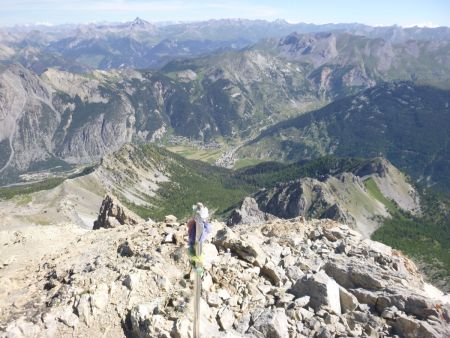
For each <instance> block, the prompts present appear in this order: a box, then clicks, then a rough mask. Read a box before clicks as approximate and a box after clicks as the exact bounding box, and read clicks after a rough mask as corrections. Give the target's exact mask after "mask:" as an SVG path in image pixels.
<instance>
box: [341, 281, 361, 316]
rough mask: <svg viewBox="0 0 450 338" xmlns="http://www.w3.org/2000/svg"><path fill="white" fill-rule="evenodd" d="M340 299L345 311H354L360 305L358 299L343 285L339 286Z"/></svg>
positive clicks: (342, 308)
mask: <svg viewBox="0 0 450 338" xmlns="http://www.w3.org/2000/svg"><path fill="white" fill-rule="evenodd" d="M339 299H340V301H341V310H342V312H343V313H345V312H349V311H353V310H354V309H356V307H357V306H358V299H356V297H355V296H354V295H353V294H351V293H350V292H348V291H347V290H346V289H344V288H343V287H339Z"/></svg>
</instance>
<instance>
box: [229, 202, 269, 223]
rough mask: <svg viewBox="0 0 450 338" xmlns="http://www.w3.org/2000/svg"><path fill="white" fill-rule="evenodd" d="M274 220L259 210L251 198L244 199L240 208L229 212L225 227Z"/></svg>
mask: <svg viewBox="0 0 450 338" xmlns="http://www.w3.org/2000/svg"><path fill="white" fill-rule="evenodd" d="M274 219H276V217H275V216H273V215H271V214H268V213H266V212H263V211H261V210H259V206H258V203H257V202H256V200H255V199H254V198H253V197H246V198H244V200H243V201H242V204H241V206H240V208H239V209H235V210H233V211H232V212H231V215H230V218H229V219H228V221H227V225H228V226H233V225H237V224H258V223H264V222H266V221H269V220H274Z"/></svg>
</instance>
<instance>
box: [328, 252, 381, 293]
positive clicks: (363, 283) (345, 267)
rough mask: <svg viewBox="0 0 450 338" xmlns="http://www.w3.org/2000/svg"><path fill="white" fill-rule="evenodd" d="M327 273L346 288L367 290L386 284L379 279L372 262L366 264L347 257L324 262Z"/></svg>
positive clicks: (379, 287)
mask: <svg viewBox="0 0 450 338" xmlns="http://www.w3.org/2000/svg"><path fill="white" fill-rule="evenodd" d="M324 268H325V271H326V273H327V275H329V276H331V277H333V278H334V279H335V280H336V281H337V282H338V283H339V284H340V285H342V286H343V287H345V288H346V289H350V288H364V289H368V290H372V289H375V290H377V289H383V288H384V287H385V285H386V283H385V281H384V280H383V279H381V277H380V276H379V273H378V272H377V270H376V267H374V265H372V264H366V263H365V261H364V260H363V261H361V260H360V262H357V261H356V260H354V259H350V258H348V259H347V260H346V261H344V260H343V259H339V260H338V259H336V260H335V261H330V262H328V263H326V264H325V267H324Z"/></svg>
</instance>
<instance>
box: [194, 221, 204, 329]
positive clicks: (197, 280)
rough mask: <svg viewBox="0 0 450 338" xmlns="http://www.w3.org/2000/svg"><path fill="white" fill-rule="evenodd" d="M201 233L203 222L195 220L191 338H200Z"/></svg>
mask: <svg viewBox="0 0 450 338" xmlns="http://www.w3.org/2000/svg"><path fill="white" fill-rule="evenodd" d="M202 232H203V222H202V221H200V220H199V219H196V220H195V256H196V259H195V261H194V269H195V272H194V276H195V277H194V328H193V331H194V332H193V333H194V334H193V338H200V297H201V294H202V262H201V255H202V244H201V243H200V237H201V235H202Z"/></svg>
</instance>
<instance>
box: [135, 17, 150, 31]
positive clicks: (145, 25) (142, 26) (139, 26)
mask: <svg viewBox="0 0 450 338" xmlns="http://www.w3.org/2000/svg"><path fill="white" fill-rule="evenodd" d="M129 27H130V29H131V30H147V29H153V28H154V26H153V24H151V23H150V22H148V21H145V20H143V19H141V18H140V17H136V19H134V20H133V21H131V22H130V23H129Z"/></svg>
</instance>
